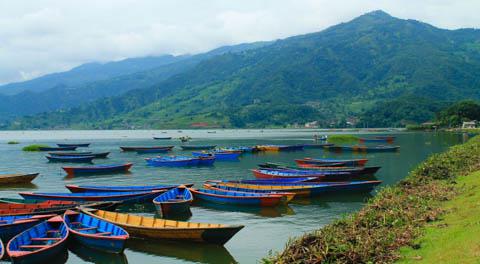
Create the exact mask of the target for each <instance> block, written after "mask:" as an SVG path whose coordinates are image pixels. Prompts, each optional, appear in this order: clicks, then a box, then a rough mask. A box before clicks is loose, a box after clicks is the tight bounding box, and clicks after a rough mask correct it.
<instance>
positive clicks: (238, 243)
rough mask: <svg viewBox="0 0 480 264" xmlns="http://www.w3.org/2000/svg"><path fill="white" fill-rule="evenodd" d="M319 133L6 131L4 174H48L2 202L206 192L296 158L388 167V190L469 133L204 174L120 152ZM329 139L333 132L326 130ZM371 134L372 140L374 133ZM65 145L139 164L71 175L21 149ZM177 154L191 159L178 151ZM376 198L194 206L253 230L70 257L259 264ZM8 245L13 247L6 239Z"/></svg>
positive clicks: (383, 175)
mask: <svg viewBox="0 0 480 264" xmlns="http://www.w3.org/2000/svg"><path fill="white" fill-rule="evenodd" d="M314 133H317V132H314V131H312V130H218V131H215V133H212V131H211V130H210V131H203V130H194V131H189V130H184V131H182V132H179V131H176V130H175V131H166V133H162V131H153V130H148V131H147V130H144V131H25V132H22V131H12V132H0V161H1V162H0V173H15V172H40V173H41V174H40V176H39V177H38V178H37V179H35V180H34V182H33V184H32V185H29V186H24V187H17V188H8V189H7V188H2V187H1V186H0V196H1V197H19V196H18V195H17V194H16V193H17V192H18V191H57V192H58V191H62V190H64V191H68V190H67V189H65V188H64V185H65V184H101V185H109V184H110V185H131V184H133V185H141V184H163V183H169V184H173V183H178V184H180V183H195V185H196V186H197V187H199V186H201V184H202V183H203V181H205V180H208V179H229V180H234V179H253V175H252V174H251V172H250V171H249V170H250V169H252V168H255V167H256V165H257V164H259V163H262V162H267V161H271V162H282V163H289V164H292V165H293V164H294V162H293V160H294V159H295V158H303V157H332V158H351V157H356V158H358V157H363V156H365V157H367V158H368V159H369V160H370V161H369V163H368V165H372V166H373V165H378V166H382V168H381V170H380V171H379V172H378V173H377V178H378V179H380V180H382V181H384V183H383V184H382V185H381V186H385V185H388V184H393V183H395V182H397V181H399V180H400V179H402V178H403V177H405V176H406V174H407V173H408V172H409V171H410V170H411V169H412V168H414V167H415V165H417V164H418V163H419V162H421V161H422V160H424V159H425V158H426V157H427V156H428V155H429V154H431V153H434V152H440V151H443V150H445V149H446V148H447V147H449V146H451V145H454V144H457V143H460V142H462V140H463V137H462V136H461V135H456V134H435V133H397V134H395V135H396V136H397V140H396V142H395V144H396V145H400V146H401V148H400V151H399V152H397V153H374V154H366V155H365V154H352V153H345V154H335V153H329V152H324V151H323V150H321V149H309V150H305V151H297V152H280V153H259V154H245V155H244V156H242V157H241V159H240V161H238V162H216V163H215V166H213V167H210V168H208V167H204V168H156V167H148V166H147V165H146V163H145V161H144V158H146V157H150V156H153V155H152V154H145V155H139V154H136V153H130V152H127V153H122V152H121V151H120V149H119V146H137V145H138V146H153V145H175V146H178V145H180V142H179V141H178V140H171V141H168V140H153V139H152V136H160V137H162V136H173V137H178V136H182V135H188V136H191V137H192V138H193V140H192V141H191V144H214V145H217V146H241V145H257V144H298V143H306V142H310V141H311V140H312V138H313V134H314ZM321 134H328V133H324V132H321ZM367 136H368V135H367ZM8 140H18V141H20V142H21V144H19V145H7V144H6V142H7V141H8ZM62 142H71V143H73V142H91V143H92V144H91V147H90V148H89V149H88V150H89V151H90V150H92V151H110V152H111V154H110V156H109V158H108V159H105V160H95V163H96V164H107V163H120V162H133V163H134V166H133V168H132V170H131V173H129V174H116V175H102V176H83V177H74V178H69V177H66V176H65V174H64V172H63V170H62V169H61V166H62V165H64V164H62V163H49V162H47V159H46V158H45V157H44V156H45V154H46V153H39V152H23V151H21V148H22V147H23V146H25V145H28V144H32V143H45V144H50V145H52V146H53V145H54V144H55V143H62ZM172 154H187V155H188V154H189V152H185V151H181V150H180V149H179V148H175V150H174V152H173V153H172ZM368 197H369V196H368V195H348V194H342V195H325V196H324V197H319V198H315V199H304V200H298V201H294V202H293V203H291V204H290V205H288V206H283V207H278V208H243V207H224V206H213V205H209V204H201V205H196V206H194V207H193V208H192V212H193V216H192V217H191V218H190V219H188V221H196V222H212V223H224V224H241V225H245V228H244V229H243V230H241V231H240V232H239V233H238V234H237V235H235V236H234V237H233V238H232V239H231V240H230V241H229V242H228V243H227V244H226V245H225V247H219V246H212V245H203V244H187V243H173V242H165V241H158V242H152V241H148V242H147V241H138V240H136V241H135V240H131V241H129V243H128V246H127V249H126V250H125V254H124V255H110V254H100V253H95V252H93V251H91V250H89V249H87V248H80V247H74V248H72V249H71V250H70V251H69V252H68V256H65V257H66V258H68V259H67V260H66V262H67V263H85V262H92V263H127V262H129V263H192V262H195V263H235V262H238V263H255V262H258V261H259V260H260V259H261V258H262V257H264V256H266V255H267V254H268V252H269V251H270V250H273V251H278V250H281V249H282V248H283V247H284V245H285V243H286V242H287V240H288V239H289V238H291V237H294V236H298V235H301V234H302V233H304V232H308V231H311V230H315V229H318V228H319V227H321V226H323V225H325V224H328V223H330V222H331V221H333V220H334V219H337V218H339V217H341V216H342V215H344V214H346V213H350V212H353V211H355V210H358V209H359V208H360V207H361V206H362V204H363V203H364V201H365V199H366V198H368ZM120 209H121V210H125V211H129V212H131V213H138V214H144V215H149V216H154V215H155V210H154V207H153V206H133V207H128V208H125V207H124V208H120ZM4 242H5V241H4Z"/></svg>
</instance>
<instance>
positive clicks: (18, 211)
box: [0, 201, 77, 216]
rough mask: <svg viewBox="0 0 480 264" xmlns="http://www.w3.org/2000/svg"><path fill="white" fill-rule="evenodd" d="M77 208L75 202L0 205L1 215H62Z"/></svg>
mask: <svg viewBox="0 0 480 264" xmlns="http://www.w3.org/2000/svg"><path fill="white" fill-rule="evenodd" d="M76 206H77V203H74V202H64V201H44V202H43V203H32V204H9V203H2V204H0V215H2V216H5V215H30V214H53V213H62V212H65V210H67V209H73V208H75V207H76Z"/></svg>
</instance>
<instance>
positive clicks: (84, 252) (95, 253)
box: [68, 243, 128, 264]
mask: <svg viewBox="0 0 480 264" xmlns="http://www.w3.org/2000/svg"><path fill="white" fill-rule="evenodd" d="M68 250H70V251H71V252H72V253H73V254H75V255H77V257H79V258H80V259H82V260H83V261H86V262H90V263H102V264H127V263H128V260H127V257H126V256H125V254H113V253H108V252H103V251H99V250H95V249H92V248H89V247H85V246H83V245H81V244H79V243H70V244H69V246H68Z"/></svg>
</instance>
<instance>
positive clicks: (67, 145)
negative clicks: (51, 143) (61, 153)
mask: <svg viewBox="0 0 480 264" xmlns="http://www.w3.org/2000/svg"><path fill="white" fill-rule="evenodd" d="M57 146H59V147H61V148H64V147H77V148H88V146H90V143H59V144H57Z"/></svg>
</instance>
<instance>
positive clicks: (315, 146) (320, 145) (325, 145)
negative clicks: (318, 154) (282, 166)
mask: <svg viewBox="0 0 480 264" xmlns="http://www.w3.org/2000/svg"><path fill="white" fill-rule="evenodd" d="M333 145H334V144H333V143H323V144H303V148H306V149H317V148H325V147H330V146H333Z"/></svg>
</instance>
